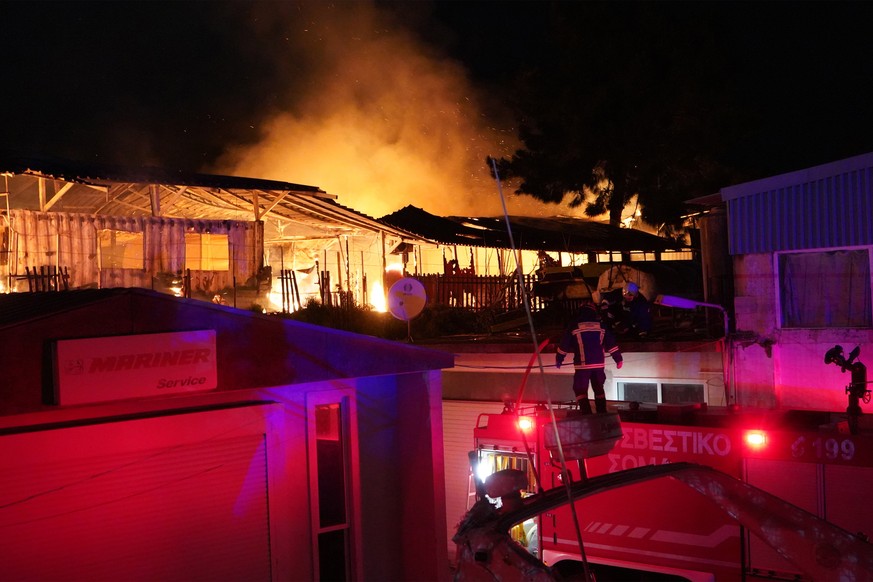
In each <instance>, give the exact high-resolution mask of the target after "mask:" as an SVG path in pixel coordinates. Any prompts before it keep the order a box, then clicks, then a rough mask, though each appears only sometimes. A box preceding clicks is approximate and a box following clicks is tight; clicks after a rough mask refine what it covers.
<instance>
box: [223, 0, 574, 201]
mask: <svg viewBox="0 0 873 582" xmlns="http://www.w3.org/2000/svg"><path fill="white" fill-rule="evenodd" d="M256 4H261V6H262V7H263V6H264V5H266V6H267V8H268V12H269V14H260V15H258V18H257V19H256V20H255V23H256V24H257V25H258V26H259V27H262V30H261V31H260V32H263V31H264V30H267V29H269V30H270V31H271V33H272V34H273V36H274V37H275V36H276V35H275V32H276V30H277V29H281V30H283V31H284V35H285V38H284V41H285V44H284V45H283V46H282V47H279V48H277V51H276V59H281V60H282V61H281V62H280V63H278V64H277V66H282V67H284V68H285V70H286V71H287V72H285V73H284V75H287V76H293V79H290V78H289V79H288V81H289V85H290V86H292V87H293V89H292V90H291V91H289V92H288V93H287V94H284V93H283V97H281V98H280V99H279V102H278V103H277V104H276V109H277V111H276V112H275V114H273V115H272V116H271V117H270V118H269V121H268V122H267V123H265V124H263V125H262V126H261V127H260V134H261V137H260V140H259V141H258V142H257V143H256V144H254V145H249V146H245V147H238V148H236V149H233V150H231V151H228V152H227V153H226V155H225V156H224V157H223V158H222V159H221V160H220V163H219V168H218V169H219V170H220V171H222V172H225V173H231V174H236V175H244V176H258V177H262V178H268V179H275V180H283V181H287V182H295V183H300V184H308V185H314V186H318V187H320V188H322V189H324V190H326V191H327V192H329V193H331V194H335V195H337V197H338V202H339V203H341V204H343V205H345V206H349V207H351V208H354V209H355V210H358V211H361V212H364V213H366V214H369V215H371V216H376V217H379V216H383V215H385V214H388V213H391V212H394V211H395V210H398V209H400V208H402V207H404V206H406V205H408V204H412V205H415V206H418V207H421V208H423V209H425V210H427V211H428V212H431V213H433V214H437V215H470V216H475V215H498V214H500V213H501V212H502V205H501V201H500V195H499V190H498V185H497V183H496V182H495V180H493V179H492V178H491V176H490V175H489V172H488V169H487V166H486V162H485V160H486V158H487V157H488V156H494V157H501V156H508V155H510V154H511V153H512V152H513V151H514V150H515V149H516V148H517V146H518V143H517V138H516V134H515V129H514V128H513V127H511V125H509V124H505V122H504V121H502V120H500V119H498V118H497V117H496V116H495V114H494V112H495V111H499V108H495V107H493V103H488V105H489V107H487V108H486V107H485V105H486V101H485V96H483V95H482V94H480V93H479V92H478V91H477V89H476V87H475V86H474V84H473V82H472V81H471V79H470V78H469V76H468V74H467V73H466V71H465V70H464V68H463V67H462V66H461V65H460V64H459V63H457V62H453V61H451V60H449V59H446V58H442V57H441V56H440V55H439V54H438V52H437V51H436V50H435V49H434V48H433V47H428V46H425V45H424V44H423V43H421V42H420V41H418V40H417V39H416V38H414V37H413V35H412V34H411V33H410V32H408V31H406V30H404V28H403V27H402V25H401V24H399V23H398V22H397V21H396V20H395V19H393V18H392V17H391V15H390V14H388V13H386V12H384V11H382V10H379V9H377V8H376V7H375V6H373V5H371V4H369V3H365V2H347V3H340V4H336V5H332V4H325V3H316V4H310V3H303V4H294V5H293V7H294V8H293V10H289V9H288V8H287V7H288V6H289V5H288V4H284V3H256ZM262 9H263V8H262ZM280 9H283V10H285V11H286V12H285V13H283V14H279V13H278V10H280ZM257 32H258V31H255V33H257ZM486 111H487V113H486ZM507 118H508V117H507ZM502 189H503V192H504V195H505V198H506V200H507V205H508V206H509V210H510V212H511V213H513V214H529V215H554V214H558V213H562V214H578V210H577V211H570V210H569V209H568V208H566V207H559V206H556V205H553V204H552V205H544V204H541V203H538V202H536V201H535V200H533V199H532V198H530V197H528V196H515V195H513V194H512V192H513V187H512V186H511V185H508V184H503V185H502Z"/></svg>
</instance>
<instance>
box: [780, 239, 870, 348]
mask: <svg viewBox="0 0 873 582" xmlns="http://www.w3.org/2000/svg"><path fill="white" fill-rule="evenodd" d="M871 250H873V246H868V245H863V246H851V247H826V248H817V249H795V250H786V251H778V252H775V253H773V274H774V277H773V279H774V287H775V298H776V302H775V305H776V307H775V310H776V322H777V325H778V327H779V329H784V330H790V331H793V330H804V329H857V330H862V329H871V328H873V252H871ZM855 251H864V252H865V253H866V254H867V296H868V298H870V304H869V305H868V310H867V314H866V319H867V322H866V323H865V324H862V325H850V326H832V325H824V326H809V325H789V324H787V323H786V319H787V318H786V313H785V303H786V297H785V294H784V293H785V288H784V285H783V268H782V263H783V257H785V256H787V255H802V254H805V255H812V254H817V255H825V254H827V253H834V252H855Z"/></svg>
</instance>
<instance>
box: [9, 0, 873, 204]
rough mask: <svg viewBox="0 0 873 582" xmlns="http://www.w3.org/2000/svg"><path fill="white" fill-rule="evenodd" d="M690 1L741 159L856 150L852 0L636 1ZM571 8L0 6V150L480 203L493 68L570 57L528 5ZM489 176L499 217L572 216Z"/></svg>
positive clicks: (397, 200)
mask: <svg viewBox="0 0 873 582" xmlns="http://www.w3.org/2000/svg"><path fill="white" fill-rule="evenodd" d="M616 4H617V5H620V6H622V7H623V10H624V12H623V13H622V12H620V11H618V12H616V16H615V19H614V21H608V22H591V21H584V20H581V19H580V22H579V23H578V26H579V27H581V28H583V29H586V30H593V29H594V28H595V27H597V28H599V31H600V33H601V34H602V31H603V30H607V31H608V30H610V29H611V28H613V29H614V28H615V27H621V26H623V25H624V21H623V20H622V14H624V15H626V14H627V10H629V8H628V7H629V6H630V7H631V8H630V9H631V10H632V9H633V4H630V3H624V2H622V3H616ZM701 4H703V5H706V6H707V8H706V9H711V10H721V11H722V12H723V13H724V18H717V19H712V18H709V19H708V20H707V22H713V21H715V22H719V23H723V26H720V28H719V29H718V30H712V32H711V34H713V35H719V36H718V39H717V40H718V42H717V43H716V44H717V45H719V46H722V47H723V49H724V51H726V52H727V53H728V54H734V53H735V54H736V57H735V58H734V59H733V60H732V62H733V64H734V66H735V67H736V68H737V69H738V70H739V71H740V72H741V74H737V71H733V72H732V78H733V79H737V78H744V79H746V80H747V85H745V86H742V87H739V90H738V94H741V96H742V97H743V103H745V104H746V105H747V106H748V107H759V108H761V110H762V111H764V112H765V115H764V117H765V118H766V119H768V120H769V121H768V123H769V125H768V126H766V127H760V128H750V135H758V136H759V137H760V139H759V140H757V141H750V142H749V144H748V151H750V152H753V153H752V155H751V156H747V157H751V158H754V157H755V155H756V153H757V152H759V151H760V156H761V157H764V158H767V159H772V160H774V163H772V164H771V168H768V169H774V170H775V169H778V170H780V171H789V170H793V169H800V168H803V167H806V166H808V165H813V164H816V163H824V162H828V161H832V160H834V159H839V158H840V157H845V156H848V155H855V154H859V153H865V152H866V151H873V137H871V136H873V113H871V107H870V105H869V104H870V103H871V102H873V99H871V97H873V96H871V95H870V90H871V80H873V77H871V75H873V73H871V60H873V59H871V56H873V50H871V49H873V44H871V41H870V40H869V37H870V35H869V34H868V33H867V32H865V31H866V28H865V27H866V26H867V23H868V22H869V21H870V19H869V18H868V17H869V16H870V15H871V14H873V10H871V9H870V8H867V5H866V3H835V2H830V3H821V4H817V3H811V2H803V3H790V2H779V3H752V2H749V3H714V2H713V3H673V2H663V3H655V4H651V3H649V6H650V7H651V6H656V7H661V6H663V7H664V10H672V11H680V12H682V13H683V14H684V13H685V12H686V11H691V10H692V9H693V10H699V9H700V8H698V6H699V5H701ZM574 5H575V6H574ZM603 6H606V5H601V8H602V7H603ZM547 7H548V9H547ZM571 7H578V3H571V2H563V3H561V2H558V3H547V2H496V1H495V2H469V1H461V0H457V1H450V2H443V1H435V0H434V1H425V0H420V1H411V0H410V1H403V0H398V1H376V0H373V1H363V0H360V1H352V0H346V1H337V2H279V1H262V2H243V1H237V2H181V1H180V2H136V3H134V2H110V1H105V2H89V3H82V2H75V1H71V2H57V3H55V2H40V1H31V2H4V3H0V22H2V23H3V33H2V34H0V65H2V67H0V83H2V92H3V98H2V100H0V103H2V106H0V148H5V149H12V150H15V151H17V152H19V153H24V154H29V155H46V156H58V157H64V158H70V159H75V160H84V161H90V162H106V163H116V164H124V165H133V166H135V165H159V166H165V167H169V168H173V169H176V168H179V169H185V170H189V171H205V172H211V173H226V174H236V175H242V176H250V177H257V178H269V179H276V180H283V181H288V182H296V183H301V184H308V185H315V186H319V187H321V188H322V189H324V190H326V191H328V192H330V193H332V194H336V195H337V196H338V201H339V202H340V203H341V204H344V205H346V206H349V207H352V208H354V209H356V210H359V211H362V212H365V213H367V214H369V215H372V216H376V217H379V216H382V215H384V214H388V213H390V212H393V211H395V210H398V209H400V208H402V207H403V206H405V205H407V204H413V205H416V206H419V207H422V208H424V209H425V210H427V211H429V212H432V213H435V214H441V215H450V214H451V215H477V214H479V215H495V214H499V213H500V212H501V210H502V208H501V203H500V197H499V194H498V185H497V184H496V183H495V181H494V180H493V179H491V177H490V176H489V174H488V171H487V168H486V164H485V160H486V157H488V156H497V157H499V156H508V155H510V154H511V153H512V152H513V151H514V150H515V149H516V148H517V147H518V145H519V144H518V142H517V139H518V138H517V127H516V125H515V124H516V120H515V119H513V117H512V115H511V113H510V111H509V102H510V97H511V83H510V81H511V80H512V79H513V77H514V76H515V75H516V74H517V73H519V72H520V71H521V70H522V69H523V68H524V67H527V66H535V65H536V63H537V60H538V59H544V58H573V55H554V54H548V53H547V52H546V51H545V50H543V47H544V46H545V42H544V40H545V38H546V37H547V35H548V34H549V33H550V31H549V29H548V28H547V26H546V20H547V19H546V15H547V14H548V15H550V16H551V17H552V18H554V17H555V15H556V14H557V15H558V16H559V17H560V16H561V15H562V11H566V12H567V18H571V17H572V18H577V17H578V14H579V11H578V10H575V11H570V10H569V8H571ZM603 14H604V12H603V11H602V10H601V11H600V15H601V17H602V16H603ZM689 23H690V25H691V26H694V23H695V18H694V15H693V14H691V16H690V17H685V18H683V19H681V25H683V26H687V25H689ZM679 25H680V23H678V20H677V24H676V26H679ZM664 34H665V35H670V34H671V31H670V30H664ZM607 38H608V35H607ZM625 38H626V37H625ZM604 50H608V47H605V48H604ZM639 50H640V51H644V50H646V47H645V46H640V47H639ZM592 83H596V79H592ZM727 89H729V88H728V87H726V90H727ZM732 90H735V91H737V88H736V87H734V88H732ZM768 108H769V109H768ZM777 136H778V138H779V139H775V137H777ZM859 136H860V137H859ZM785 143H789V144H792V149H791V151H787V150H786V148H785V146H784V144H785ZM776 160H778V163H776ZM502 186H503V191H504V194H505V195H506V198H507V200H508V204H509V210H510V212H512V213H515V214H540V215H553V214H559V213H564V214H570V213H578V212H579V211H578V210H576V211H571V210H570V209H568V208H567V207H558V206H555V205H543V204H538V203H535V202H533V201H532V200H531V199H530V198H528V197H516V196H513V195H512V187H511V185H507V184H503V185H502Z"/></svg>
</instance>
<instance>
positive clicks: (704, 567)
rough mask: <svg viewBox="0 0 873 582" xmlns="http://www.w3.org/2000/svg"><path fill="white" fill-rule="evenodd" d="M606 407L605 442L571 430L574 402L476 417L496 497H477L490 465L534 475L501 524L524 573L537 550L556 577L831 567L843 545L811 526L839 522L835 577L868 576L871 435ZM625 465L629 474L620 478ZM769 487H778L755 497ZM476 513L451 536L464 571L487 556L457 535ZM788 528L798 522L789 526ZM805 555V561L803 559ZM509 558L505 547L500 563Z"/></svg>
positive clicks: (806, 414)
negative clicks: (842, 561) (845, 565)
mask: <svg viewBox="0 0 873 582" xmlns="http://www.w3.org/2000/svg"><path fill="white" fill-rule="evenodd" d="M610 408H611V412H610V413H609V414H606V415H589V416H588V417H587V418H589V419H596V418H597V417H600V418H601V422H609V421H610V419H612V420H613V424H614V425H615V426H612V427H605V428H603V430H604V431H605V432H604V434H606V433H610V431H611V433H612V434H613V437H614V438H612V439H611V440H609V439H607V440H599V438H600V437H597V436H596V435H595V436H594V437H592V436H591V435H590V434H587V436H586V435H585V434H574V430H577V429H574V428H573V427H574V426H576V425H575V424H573V423H570V424H566V422H565V421H566V420H568V419H571V418H573V417H576V416H577V414H576V413H575V411H574V410H573V407H572V406H571V405H569V404H567V405H557V406H552V407H547V406H545V405H537V406H530V407H529V408H516V407H515V406H512V405H510V404H508V405H507V407H506V409H505V410H504V412H503V413H502V414H482V415H480V416H479V419H478V422H477V425H476V427H475V429H474V435H473V436H474V445H475V447H474V451H472V452H471V453H470V460H471V467H472V469H473V471H474V473H475V476H476V477H475V482H476V483H477V490H478V491H479V493H480V495H479V498H480V499H483V498H484V499H485V500H487V501H489V502H494V501H496V500H493V499H489V498H488V497H486V496H485V495H484V484H485V482H486V478H487V476H488V475H489V474H493V473H497V472H500V471H505V470H507V469H514V470H516V471H521V472H523V473H524V474H525V475H526V477H527V482H528V483H529V485H528V487H527V489H526V490H525V491H523V492H522V496H523V497H525V501H526V502H528V505H529V506H530V507H529V508H528V509H527V511H521V512H516V513H515V515H514V517H521V518H524V519H522V520H520V521H519V522H518V523H515V524H506V523H504V525H509V526H510V532H509V533H510V534H511V537H512V540H513V544H512V545H514V546H517V547H520V548H524V549H525V551H526V553H527V554H528V556H523V557H520V558H519V559H520V560H521V562H520V563H521V564H527V565H526V566H523V567H521V568H522V570H524V569H525V568H534V567H535V565H532V564H533V562H529V560H528V557H535V558H536V559H537V561H538V562H539V563H540V564H545V566H546V567H547V568H548V571H549V572H551V573H554V574H555V575H557V576H558V577H563V578H573V577H574V576H580V577H581V576H582V574H583V573H590V574H594V575H595V576H596V577H597V579H598V580H601V581H602V580H692V581H697V580H742V579H759V578H770V579H791V580H803V579H809V578H810V577H813V578H820V577H821V576H822V575H823V574H822V572H825V573H827V572H831V570H828V568H829V567H834V568H836V566H834V565H833V563H831V564H830V565H829V564H828V559H831V562H833V559H832V558H833V556H830V554H829V552H830V553H834V552H837V550H834V549H833V547H832V546H829V545H828V544H827V543H824V542H822V541H821V540H819V541H815V542H813V541H812V538H814V537H815V535H818V534H817V533H809V532H821V531H823V530H825V529H829V528H833V530H834V531H835V532H836V533H833V534H829V535H833V536H836V537H840V539H841V540H842V541H840V542H839V544H843V546H840V547H842V548H843V549H841V550H839V552H849V553H852V552H855V554H852V555H853V556H854V557H850V558H846V560H848V562H851V563H852V564H854V566H851V567H852V568H855V569H854V570H852V572H851V573H850V576H854V577H850V578H846V577H845V572H843V574H840V576H843V577H842V578H839V579H873V557H871V548H873V546H871V544H869V541H868V540H867V538H866V535H867V534H869V533H870V532H871V530H873V509H871V502H870V501H869V500H868V498H867V491H870V490H871V487H873V433H871V432H868V431H864V430H861V431H857V430H855V431H849V430H848V429H846V426H845V421H842V422H841V421H840V420H839V418H837V417H836V415H832V414H831V413H825V412H811V411H783V412H777V411H762V412H754V413H753V412H742V411H740V410H737V409H733V408H714V407H709V408H708V407H706V406H702V405H652V406H649V407H646V406H645V405H637V404H632V403H611V404H610ZM578 416H581V415H578ZM586 423H587V421H586ZM562 424H563V425H565V426H563V428H562ZM585 426H587V424H585ZM586 430H587V429H586ZM616 430H617V431H618V432H617V433H616V432H615V431H616ZM601 436H602V435H601ZM603 438H605V437H603ZM561 459H564V462H563V463H562V462H561ZM666 465H672V466H673V467H675V468H676V471H677V475H678V474H680V473H682V472H684V471H685V470H688V471H690V472H691V473H694V472H695V471H696V470H697V469H696V468H698V467H699V468H701V469H707V470H709V471H710V473H712V474H717V475H718V476H719V477H718V479H715V478H713V479H710V476H709V474H706V475H704V478H703V479H702V480H699V481H696V482H695V483H696V485H689V479H686V478H683V477H681V476H679V477H677V476H676V475H673V474H667V473H666V472H667V471H669V470H671V469H672V468H673V467H663V466H666ZM711 469H716V470H717V471H711ZM657 470H660V471H663V473H653V471H657ZM643 472H647V473H649V474H646V475H643V474H642V473H643ZM625 475H626V476H627V477H628V479H627V484H625V483H624V482H622V483H621V484H618V481H617V480H618V479H619V478H624V476H625ZM694 479H697V477H695V478H694ZM724 479H727V481H724ZM568 482H569V483H568ZM733 482H736V485H735V484H734V483H733ZM587 485H591V486H592V487H594V489H596V491H595V492H593V493H592V492H590V491H587V489H586V492H585V493H584V494H582V493H580V497H579V498H578V500H576V501H574V502H573V503H569V501H570V499H571V497H570V489H571V487H576V488H579V489H580V492H581V489H582V488H586V486H587ZM564 489H566V490H567V494H566V495H564V494H563V493H561V491H562V490H564ZM734 489H735V490H736V491H735V492H736V493H737V496H739V497H743V501H742V502H740V503H746V504H747V507H746V508H745V510H746V515H745V517H746V518H748V519H746V521H743V522H742V523H739V522H738V521H737V519H736V518H737V517H738V513H740V512H741V511H743V510H744V509H743V508H740V507H739V506H738V505H737V504H736V503H734V501H731V500H727V499H728V498H731V499H733V497H731V495H732V493H731V492H732V491H733V490H734ZM768 493H769V494H772V496H773V497H772V499H771V501H770V502H768V503H769V504H763V502H762V501H761V499H763V498H764V497H767V498H768V499H770V497H768ZM562 495H564V498H563V500H561V499H560V497H561V496H562ZM734 497H736V496H734ZM539 498H542V499H539ZM547 498H550V499H551V501H548V502H547ZM782 500H785V501H788V502H790V505H789V504H785V503H783V501H782ZM537 504H538V509H537V510H536V511H537V513H536V514H533V513H531V511H532V510H531V509H530V508H532V507H534V505H537ZM497 505H499V502H497ZM798 507H799V508H800V509H799V510H798V509H797V508H798ZM543 508H546V509H544V510H543ZM540 510H542V511H540ZM795 510H797V511H795ZM802 510H805V511H802ZM498 511H499V510H498ZM798 512H799V513H798ZM474 514H475V511H471V512H470V513H469V514H468V516H467V519H466V522H462V524H461V526H460V528H459V533H458V535H457V536H456V538H457V539H456V541H457V542H458V548H459V563H460V565H459V572H461V573H466V576H465V577H466V578H475V576H473V575H471V572H475V571H476V569H475V568H473V569H470V567H469V564H475V563H476V561H477V560H479V564H480V565H481V564H484V563H485V562H484V560H485V559H486V557H487V551H486V550H485V549H484V548H485V546H481V545H477V543H479V542H471V541H470V540H471V538H470V537H469V536H465V535H464V533H463V532H464V531H465V530H466V531H468V532H469V531H472V530H473V529H475V528H474V527H473V526H475V525H476V524H477V523H480V522H479V521H477V518H476V516H475V515H474ZM480 515H481V510H480ZM789 516H790V517H789ZM503 519H504V520H505V519H506V518H505V517H504V518H503ZM485 521H486V522H487V521H488V520H487V519H486V520H485ZM501 523H503V522H501ZM834 526H836V527H834ZM795 531H800V532H801V533H799V534H796V535H795V534H794V533H790V532H795ZM792 536H793V537H792ZM474 537H475V536H474ZM828 543H830V542H828ZM834 543H836V542H834ZM839 544H837V545H839ZM846 544H848V546H851V548H852V549H851V550H847V549H845V548H846V547H847V546H846ZM462 545H464V547H462ZM486 545H487V544H486ZM771 546H773V547H771ZM477 548H478V550H477ZM512 551H515V550H512ZM464 552H466V554H464ZM477 552H478V553H477ZM839 552H838V553H839ZM465 555H466V558H465ZM829 556H830V558H829ZM858 556H861V557H858ZM465 559H466V560H467V562H469V563H468V564H467V565H465V564H464V563H463V562H464V560H465ZM804 560H812V562H810V564H811V565H810V567H809V568H805V566H804V563H803V561H804ZM865 560H866V561H865ZM494 562H495V563H496V562H497V560H496V559H495V560H494ZM511 562H512V561H511V560H509V559H508V558H506V557H505V556H504V559H503V563H504V564H509V563H511ZM859 564H860V565H859ZM817 568H821V569H817ZM810 572H814V574H813V575H811V574H810ZM859 572H860V574H858V573H859ZM832 573H833V574H834V575H837V570H833V572H832ZM825 575H826V576H828V578H830V574H825ZM865 576H866V578H865ZM462 577H464V576H462ZM525 577H526V578H529V579H532V578H536V576H530V575H525ZM838 577H839V576H838ZM830 579H838V578H830Z"/></svg>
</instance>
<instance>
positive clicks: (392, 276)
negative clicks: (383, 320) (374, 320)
mask: <svg viewBox="0 0 873 582" xmlns="http://www.w3.org/2000/svg"><path fill="white" fill-rule="evenodd" d="M385 275H386V276H385V280H386V281H387V283H388V287H389V288H390V287H391V285H392V284H394V282H395V281H397V280H398V279H400V278H401V277H402V276H403V263H391V264H390V265H388V266H386V267H385ZM386 295H387V290H386V289H385V288H384V287H383V286H382V281H375V282H374V283H373V286H372V287H371V289H370V304H371V305H372V306H373V309H374V310H376V311H378V312H380V313H385V312H386V311H388V300H387V299H386Z"/></svg>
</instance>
